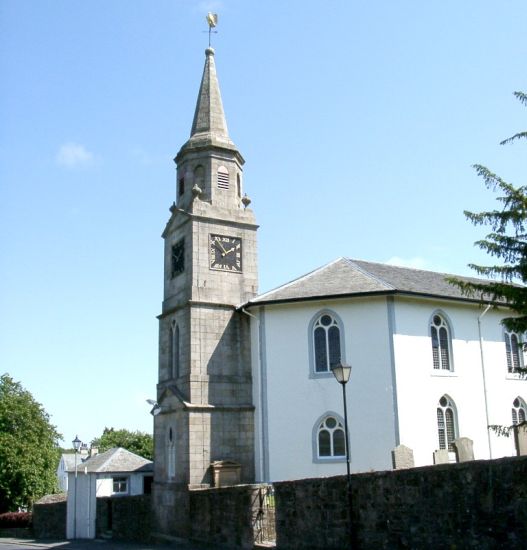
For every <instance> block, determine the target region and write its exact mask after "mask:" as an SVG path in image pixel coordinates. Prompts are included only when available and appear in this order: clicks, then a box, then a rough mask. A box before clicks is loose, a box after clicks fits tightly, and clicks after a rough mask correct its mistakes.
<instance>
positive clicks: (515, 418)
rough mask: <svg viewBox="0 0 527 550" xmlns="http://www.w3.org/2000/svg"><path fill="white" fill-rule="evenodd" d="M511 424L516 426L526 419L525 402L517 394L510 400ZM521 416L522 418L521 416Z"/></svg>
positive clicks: (526, 408)
mask: <svg viewBox="0 0 527 550" xmlns="http://www.w3.org/2000/svg"><path fill="white" fill-rule="evenodd" d="M511 412H512V425H513V426H516V425H518V424H521V423H522V422H525V420H527V404H526V403H525V401H524V400H523V399H522V398H521V397H520V396H519V395H518V397H516V398H515V399H514V401H513V402H512V411H511ZM522 416H523V418H522Z"/></svg>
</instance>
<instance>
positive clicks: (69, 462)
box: [57, 449, 88, 492]
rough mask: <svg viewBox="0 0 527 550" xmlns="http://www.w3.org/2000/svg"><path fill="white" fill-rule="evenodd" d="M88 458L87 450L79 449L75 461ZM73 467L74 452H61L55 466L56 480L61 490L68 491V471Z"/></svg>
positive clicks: (79, 461)
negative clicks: (57, 463)
mask: <svg viewBox="0 0 527 550" xmlns="http://www.w3.org/2000/svg"><path fill="white" fill-rule="evenodd" d="M86 458H88V450H87V449H81V450H80V452H79V453H78V454H77V462H78V464H80V463H81V462H82V461H84V460H85V459H86ZM74 469H75V453H62V454H61V455H60V460H59V465H58V466H57V481H58V484H59V489H60V491H61V492H67V491H68V472H69V471H71V470H74Z"/></svg>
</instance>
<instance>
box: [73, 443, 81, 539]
mask: <svg viewBox="0 0 527 550" xmlns="http://www.w3.org/2000/svg"><path fill="white" fill-rule="evenodd" d="M72 444H73V448H74V449H75V480H74V482H73V538H74V539H76V538H77V453H78V452H79V449H80V448H81V445H82V441H81V440H80V439H79V436H78V435H76V436H75V439H74V440H73V441H72Z"/></svg>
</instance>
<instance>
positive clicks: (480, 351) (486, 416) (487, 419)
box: [478, 304, 492, 458]
mask: <svg viewBox="0 0 527 550" xmlns="http://www.w3.org/2000/svg"><path fill="white" fill-rule="evenodd" d="M489 309H490V304H488V305H487V307H486V308H485V311H484V312H483V313H482V314H481V315H480V316H479V317H478V335H479V353H480V356H481V374H482V377H483V397H484V399H485V419H486V421H487V443H488V446H489V458H492V447H491V445H490V430H489V403H488V399H487V379H486V378H485V357H484V354H483V337H482V336H481V319H483V317H484V316H485V315H486V313H487V311H488V310H489Z"/></svg>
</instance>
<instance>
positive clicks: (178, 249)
mask: <svg viewBox="0 0 527 550" xmlns="http://www.w3.org/2000/svg"><path fill="white" fill-rule="evenodd" d="M184 269H185V241H184V240H183V239H181V240H180V241H178V242H177V243H176V244H175V245H174V246H173V247H172V277H175V276H176V275H179V274H180V273H183V270H184Z"/></svg>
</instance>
